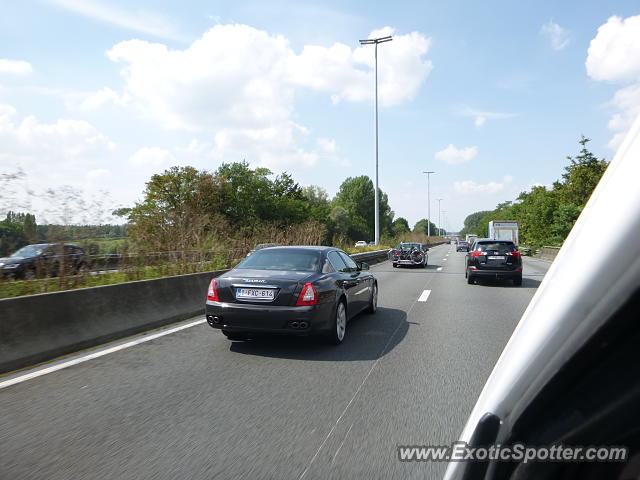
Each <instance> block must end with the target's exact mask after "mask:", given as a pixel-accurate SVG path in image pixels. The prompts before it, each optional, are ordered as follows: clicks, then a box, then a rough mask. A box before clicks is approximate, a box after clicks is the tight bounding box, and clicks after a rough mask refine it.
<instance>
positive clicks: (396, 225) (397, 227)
mask: <svg viewBox="0 0 640 480" xmlns="http://www.w3.org/2000/svg"><path fill="white" fill-rule="evenodd" d="M391 231H392V232H393V234H394V235H399V234H401V233H408V232H410V231H411V228H409V222H408V221H407V219H406V218H403V217H399V218H396V219H395V220H394V221H393V223H392V224H391Z"/></svg>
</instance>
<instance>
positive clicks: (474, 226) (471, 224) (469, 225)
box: [460, 210, 489, 236]
mask: <svg viewBox="0 0 640 480" xmlns="http://www.w3.org/2000/svg"><path fill="white" fill-rule="evenodd" d="M487 213H489V210H481V211H479V212H474V213H472V214H471V215H468V216H467V218H465V219H464V227H463V228H462V230H460V235H461V236H465V235H466V234H467V233H471V234H474V235H480V233H478V223H479V222H480V220H482V218H483V217H484V216H485V215H486V214H487Z"/></svg>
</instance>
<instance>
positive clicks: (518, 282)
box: [513, 276, 522, 287]
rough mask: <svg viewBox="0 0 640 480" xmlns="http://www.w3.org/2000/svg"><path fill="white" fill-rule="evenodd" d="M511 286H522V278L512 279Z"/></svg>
mask: <svg viewBox="0 0 640 480" xmlns="http://www.w3.org/2000/svg"><path fill="white" fill-rule="evenodd" d="M513 285H514V286H516V287H520V286H522V276H519V277H516V278H514V279H513Z"/></svg>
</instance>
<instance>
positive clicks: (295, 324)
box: [291, 322, 300, 328]
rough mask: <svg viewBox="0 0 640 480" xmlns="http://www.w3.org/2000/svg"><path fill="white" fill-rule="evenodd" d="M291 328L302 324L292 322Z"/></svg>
mask: <svg viewBox="0 0 640 480" xmlns="http://www.w3.org/2000/svg"><path fill="white" fill-rule="evenodd" d="M291 328H300V324H299V323H298V322H291Z"/></svg>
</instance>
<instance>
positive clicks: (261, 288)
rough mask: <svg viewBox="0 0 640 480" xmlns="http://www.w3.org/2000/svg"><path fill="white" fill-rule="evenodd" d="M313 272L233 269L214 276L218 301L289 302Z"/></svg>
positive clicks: (288, 303)
mask: <svg viewBox="0 0 640 480" xmlns="http://www.w3.org/2000/svg"><path fill="white" fill-rule="evenodd" d="M313 274H314V273H313V272H292V271H279V270H235V271H234V272H230V274H225V275H223V276H221V277H218V279H217V288H218V295H219V296H220V301H221V302H229V303H249V304H256V305H257V304H268V305H276V306H277V305H280V306H290V305H295V303H296V300H297V295H298V294H299V293H300V291H301V289H302V286H303V285H304V284H305V283H306V282H307V281H308V279H309V278H311V277H312V276H313Z"/></svg>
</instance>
